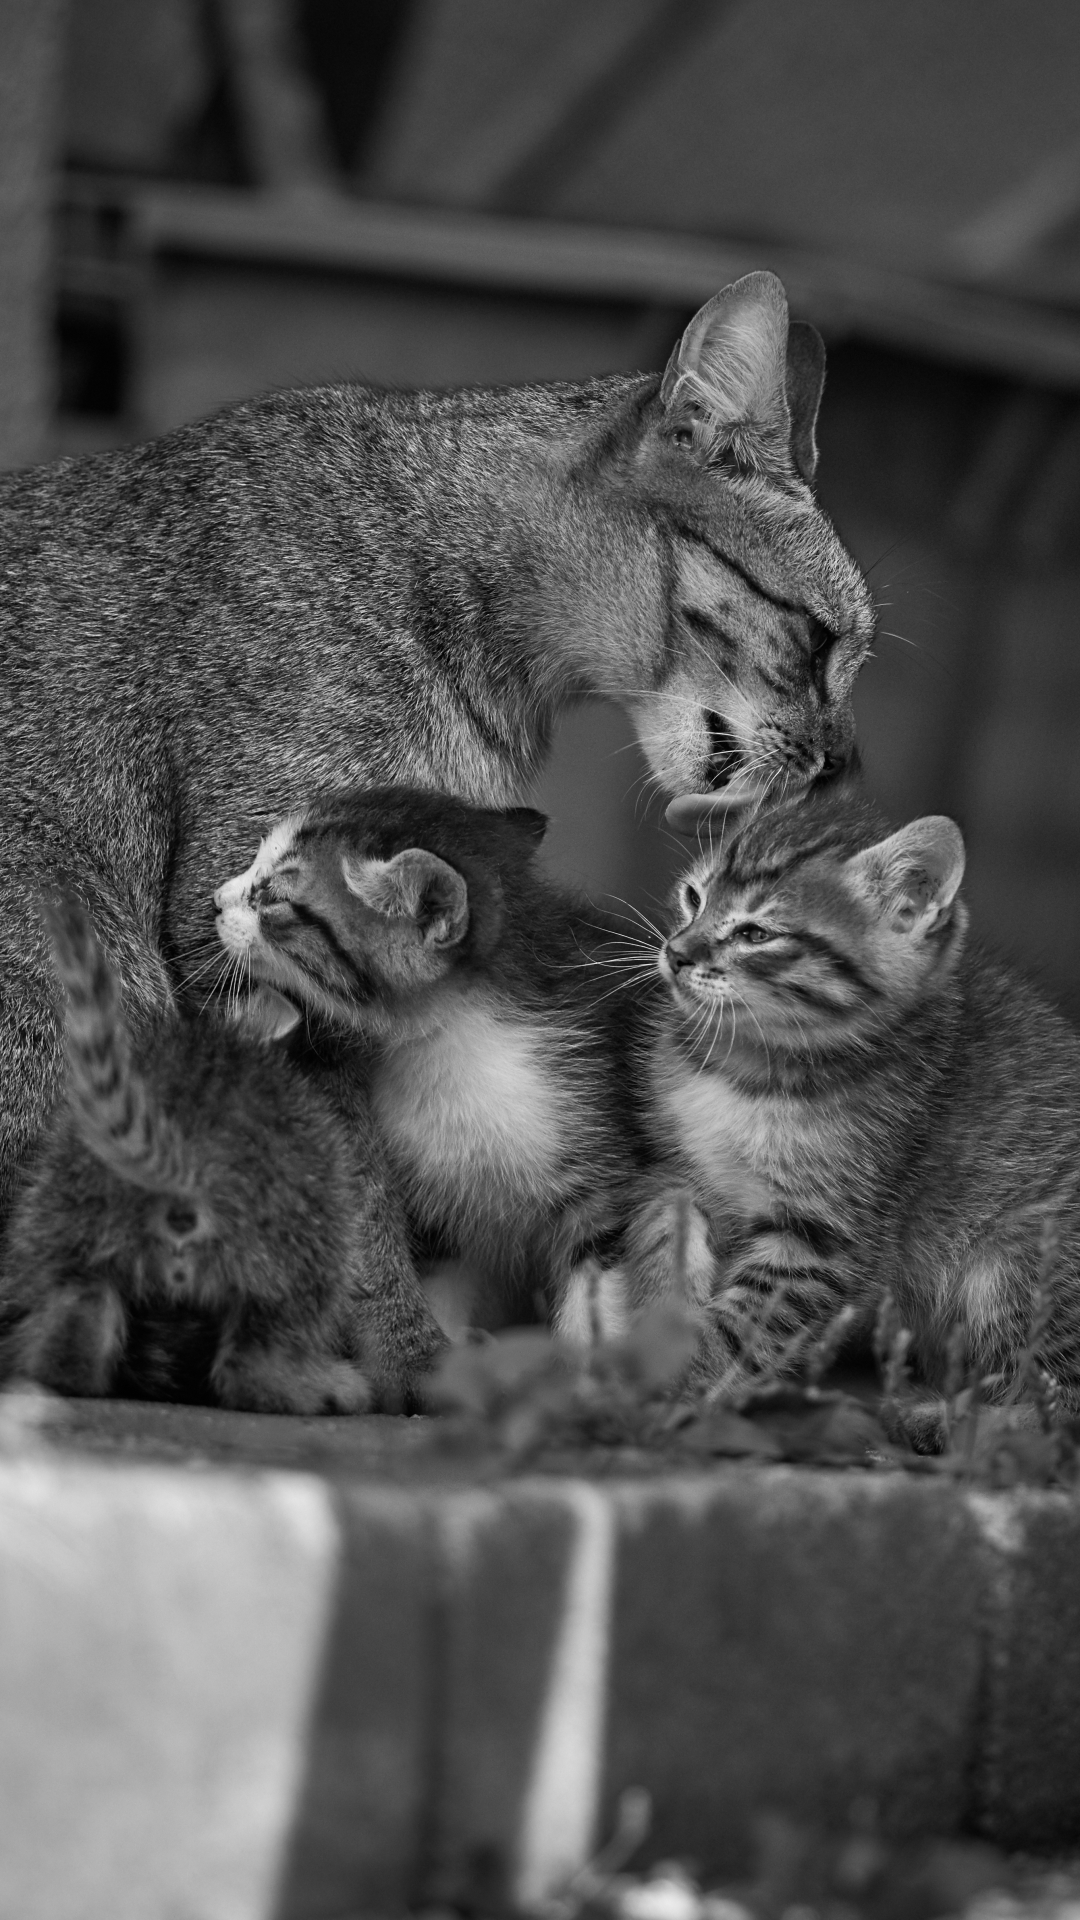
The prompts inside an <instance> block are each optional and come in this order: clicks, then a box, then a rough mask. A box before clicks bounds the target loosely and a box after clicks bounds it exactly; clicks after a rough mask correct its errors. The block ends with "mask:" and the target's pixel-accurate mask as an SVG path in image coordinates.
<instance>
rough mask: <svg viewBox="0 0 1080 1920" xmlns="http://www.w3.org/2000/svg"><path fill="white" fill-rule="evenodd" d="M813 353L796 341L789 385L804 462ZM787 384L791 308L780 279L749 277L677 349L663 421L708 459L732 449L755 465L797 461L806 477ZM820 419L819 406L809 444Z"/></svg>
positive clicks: (708, 308) (710, 308)
mask: <svg viewBox="0 0 1080 1920" xmlns="http://www.w3.org/2000/svg"><path fill="white" fill-rule="evenodd" d="M811 331H812V329H811ZM811 352H812V349H810V348H809V343H808V342H807V341H806V340H805V339H804V338H803V337H802V335H801V334H800V335H799V336H797V345H796V349H795V365H794V370H793V376H792V385H793V388H794V390H795V397H796V400H797V403H798V406H799V420H800V431H799V436H798V438H799V449H800V452H801V454H802V456H803V457H804V458H805V456H806V431H805V421H806V418H807V415H808V413H810V412H811V393H812V390H813V384H814V377H813V371H812V367H811V365H810V361H811ZM788 378H789V376H788V305H787V295H786V294H785V292H784V288H783V284H782V282H781V281H779V280H778V279H777V277H776V275H775V273H748V274H745V275H744V277H743V278H742V279H741V280H735V281H733V282H732V284H731V286H730V287H725V288H724V289H723V291H722V292H721V293H716V294H714V295H713V297H712V299H711V300H709V301H707V302H706V304H705V306H703V307H702V308H701V310H700V312H699V313H696V314H695V315H694V318H693V319H692V320H691V322H690V325H689V326H688V327H687V329H686V332H685V333H684V334H683V336H682V339H681V340H680V341H679V343H678V346H677V347H676V348H675V351H674V353H673V354H672V356H671V358H670V360H669V361H668V364H667V369H666V371H665V373H664V378H663V382H662V384H661V387H660V399H661V402H662V404H663V408H664V416H665V422H666V424H667V426H668V428H669V430H670V431H671V432H672V434H673V435H674V436H675V438H676V439H677V440H678V441H679V443H680V445H683V446H685V447H687V448H688V450H690V451H694V452H699V453H700V454H701V456H702V458H703V459H705V460H706V461H707V460H708V459H709V457H710V456H711V455H712V454H715V453H719V452H721V451H723V449H724V448H725V447H731V448H732V449H733V450H734V451H735V452H736V453H737V454H738V455H740V456H741V457H744V458H746V459H748V460H749V461H750V462H751V464H757V463H758V461H759V460H764V461H766V462H768V461H770V460H771V461H774V462H775V461H779V462H780V463H781V464H786V463H787V461H788V460H789V459H795V463H796V465H797V466H798V468H799V471H800V473H801V472H802V471H803V468H802V464H801V460H800V459H799V456H798V455H797V454H796V452H795V447H794V444H793V438H794V436H793V432H792V414H791V409H790V404H789V398H788V391H789V389H788ZM819 393H820V384H819ZM816 415H817V406H816V402H815V403H814V404H813V406H812V418H811V427H810V441H811V444H812V442H813V418H816ZM804 477H805V476H804Z"/></svg>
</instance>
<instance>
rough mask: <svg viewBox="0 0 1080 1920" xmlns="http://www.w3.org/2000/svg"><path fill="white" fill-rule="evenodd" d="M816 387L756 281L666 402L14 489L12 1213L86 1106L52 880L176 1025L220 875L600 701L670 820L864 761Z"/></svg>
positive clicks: (522, 395) (811, 350)
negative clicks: (821, 485)
mask: <svg viewBox="0 0 1080 1920" xmlns="http://www.w3.org/2000/svg"><path fill="white" fill-rule="evenodd" d="M822 370H823V367H822V354H821V343H820V341H819V340H818V339H817V336H816V335H815V334H814V333H813V330H812V329H811V328H807V327H801V326H799V325H795V326H793V327H792V328H790V330H789V327H788V319H787V306H786V302H785V299H784V294H783V289H782V287H781V286H780V283H779V281H777V280H776V279H775V278H774V277H773V276H772V275H769V274H752V275H749V276H748V277H747V278H746V279H745V280H742V281H739V282H737V283H736V284H735V286H733V287H730V288H728V289H726V290H725V292H724V293H723V294H721V295H718V296H717V297H716V299H714V300H712V301H710V302H709V303H708V305H707V306H706V307H705V308H703V309H702V312H701V314H700V315H698V316H697V318H696V320H694V321H693V322H692V323H691V325H690V326H689V328H688V329H687V331H686V333H685V335H684V336H683V339H682V340H681V341H680V342H679V343H678V345H677V346H676V349H675V351H674V353H673V355H672V359H671V364H670V366H669V368H668V372H667V374H666V375H665V376H664V377H663V378H662V379H661V378H660V377H659V376H657V375H655V374H648V375H627V376H622V375H613V376H611V377H607V378H603V379H596V380H589V381H585V382H584V383H582V384H580V385H568V384H556V385H552V386H532V387H521V388H509V389H505V390H496V391H479V390H478V391H467V392H457V393H440V394H436V393H394V392H379V391H374V390H368V389H365V388H362V387H357V386H340V387H333V388H322V389H318V390H315V391H311V392H297V393H276V394H271V395H268V396H265V397H263V398H261V399H258V400H254V401H251V402H250V403H248V404H246V405H244V406H241V407H238V408H235V409H233V410H231V411H229V412H226V413H223V414H220V415H219V416H217V417H216V418H215V419H212V420H208V421H203V422H200V423H198V424H196V425H192V426H188V427H184V428H182V429H181V430H180V431H178V432H176V433H174V434H171V435H169V436H168V437H167V438H166V439H164V440H161V441H159V442H156V443H154V444H150V445H145V446H137V447H128V448H124V449H122V450H120V451H117V452H114V453H109V454H103V455H100V456H95V457H94V458H93V459H90V460H86V461H74V462H72V461H69V462H63V463H60V464H59V465H57V466H54V467H51V468H46V469H42V470H40V471H38V472H34V473H24V474H5V475H3V476H2V477H0V577H2V580H3V593H2V594H0V679H2V683H3V687H4V699H3V702H2V703H0V865H2V867H3V872H4V885H3V888H2V889H0V969H2V972H3V977H4V986H5V995H4V1006H3V1012H2V1016H0V1205H2V1203H3V1198H4V1190H5V1189H6V1188H8V1187H9V1186H10V1183H11V1181H12V1179H13V1177H14V1173H15V1170H16V1168H17V1165H18V1162H19V1160H20V1158H21V1157H22V1156H23V1155H24V1154H25V1153H26V1151H27V1150H28V1148H29V1147H30V1145H31V1144H32V1142H33V1140H34V1138H35V1136H36V1134H37V1133H38V1131H39V1129H40V1127H41V1125H42V1122H43V1119H44V1116H45V1115H46V1113H47V1111H48V1108H49V1106H50V1104H51V1103H52V1101H53V1100H55V1099H56V1098H57V1097H58V1094H59V1090H60V1081H61V1046H60V1032H59V1023H58V1020H57V1014H56V1006H55V996H54V994H53V991H52V984H51V977H50V970H49V958H48V952H47V947H46V943H45V941H44V939H43V938H42V935H41V933H40V930H39V926H38V919H37V911H36V901H37V898H38V896H39V894H40V893H41V892H43V891H46V890H48V888H49V887H50V886H51V885H52V884H53V882H54V880H55V879H56V877H57V876H62V877H64V878H66V880H67V881H68V882H69V883H70V884H72V885H74V886H76V887H77V888H78V890H79V891H80V893H81V895H82V897H83V898H85V899H86V900H87V901H88V903H89V904H90V905H91V907H92V909H93V913H94V917H95V921H96V923H97V924H98V925H99V926H101V927H102V929H103V930H106V929H107V930H108V932H109V936H110V944H111V948H112V950H113V951H115V952H117V953H120V952H123V954H124V971H123V984H124V994H125V1001H126V1003H127V1004H128V1006H129V1007H132V1006H136V1005H138V1006H142V1005H151V1006H153V1005H155V1004H157V1005H160V1004H161V1003H162V999H163V997H167V991H168V986H167V982H168V978H169V976H170V975H171V978H172V979H173V981H174V983H175V984H176V985H178V986H179V987H181V988H184V987H185V986H186V985H187V983H188V981H189V979H190V977H191V975H192V974H194V973H196V972H197V970H198V968H199V966H200V965H201V964H202V963H203V961H204V960H205V954H206V949H205V946H204V945H201V943H204V942H206V941H211V942H212V938H213V935H212V925H211V917H210V904H209V884H210V879H209V877H210V876H211V875H221V874H228V873H235V872H236V871H237V870H238V869H239V868H240V866H241V865H242V864H243V863H244V861H245V860H246V859H247V858H248V856H249V849H250V845H251V839H252V836H253V833H254V832H255V831H256V830H257V827H261V825H262V823H263V822H265V821H266V820H268V819H276V818H279V817H280V816H282V815H284V814H286V813H287V812H288V811H289V810H290V808H292V807H294V806H296V805H297V804H298V803H299V802H300V801H301V800H302V799H303V798H304V797H305V796H306V795H307V794H309V793H311V792H312V791H314V790H315V789H316V788H318V787H323V786H343V785H353V784H366V785H376V784H380V783H387V782H404V783H408V784H413V785H420V786H426V787H428V788H431V789H440V790H445V791H447V792H451V793H454V794H457V795H459V796H461V797H462V798H464V799H467V800H469V801H471V802H473V803H475V804H478V805H482V806H492V805H495V806H504V805H508V804H512V803H513V802H515V801H516V800H518V799H520V798H521V797H522V796H523V794H524V793H525V792H526V790H527V786H528V783H529V781H530V779H531V777H532V776H533V774H534V773H535V771H536V769H537V767H538V766H539V764H540V762H541V761H542V759H543V757H544V754H545V753H546V750H547V746H548V742H549V739H550V736H551V729H552V726H553V724H554V721H555V720H556V718H557V716H558V714H559V712H560V711H561V710H562V709H564V708H565V707H566V706H567V705H569V704H570V703H572V702H574V701H576V700H578V699H579V698H581V697H582V696H583V695H586V694H590V693H593V694H601V695H606V696H610V697H612V698H614V699H616V700H620V701H623V702H624V703H625V704H626V705H627V706H628V708H629V709H630V711H631V712H632V714H633V716H634V719H635V722H636V724H637V728H638V731H639V734H640V737H641V740H642V742H643V744H644V747H645V751H646V753H647V755H648V759H649V762H650V766H651V769H652V772H653V774H654V775H655V777H656V780H657V782H658V783H659V784H660V785H661V786H663V787H664V788H665V789H667V790H668V791H669V792H673V793H674V792H681V791H685V790H686V789H702V788H713V787H716V786H718V785H722V784H724V783H725V782H730V781H731V780H736V781H738V782H742V783H749V784H751V785H756V786H758V787H763V786H765V785H771V787H772V788H774V789H780V788H781V787H783V786H785V785H786V786H788V787H790V788H792V789H793V790H794V789H795V788H798V787H799V786H800V785H804V784H805V783H806V782H808V781H810V780H812V779H813V778H814V777H815V776H816V775H817V774H818V773H819V772H820V771H821V770H822V769H823V768H825V767H826V765H828V764H831V763H837V762H842V761H843V760H845V758H846V757H847V756H848V755H849V754H850V753H851V751H852V747H853V738H854V735H853V722H852V715H851V706H850V694H851V687H852V682H853V680H854V677H855V675H856V673H857V671H858V668H859V665H860V663H861V661H862V660H863V658H864V657H865V654H866V651H867V648H868V645H869V641H870V637H871V631H872V626H873V613H872V608H871V603H870V599H869V595H868V593H867V590H866V587H865V584H864V582H863V581H862V579H861V577H860V575H859V573H858V571H857V569H856V567H855V566H854V564H853V562H852V561H851V559H850V557H849V556H848V554H847V553H846V552H845V550H844V548H843V546H842V545H841V543H840V541H839V540H838V539H837V537H836V534H835V533H834V531H833V529H832V527H831V526H830V525H829V522H828V521H827V519H826V518H825V516H824V515H823V514H822V513H821V511H820V510H819V509H818V507H817V506H816V504H815V502H814V498H813V494H812V491H811V486H812V480H813V473H814V463H815V457H816V455H815V443H814V422H815V417H816V413H817V405H818V399H819V395H820V391H821V380H822Z"/></svg>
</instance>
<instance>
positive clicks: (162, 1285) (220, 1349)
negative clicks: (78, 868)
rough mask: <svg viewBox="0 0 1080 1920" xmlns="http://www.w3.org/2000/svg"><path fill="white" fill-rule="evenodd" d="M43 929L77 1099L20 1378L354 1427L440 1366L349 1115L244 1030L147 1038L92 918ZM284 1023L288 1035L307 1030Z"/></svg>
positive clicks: (19, 1301)
mask: <svg viewBox="0 0 1080 1920" xmlns="http://www.w3.org/2000/svg"><path fill="white" fill-rule="evenodd" d="M45 918H46V922H47V925H48V928H49V932H50V935H51V940H52V948H53V953H54V955H55V965H56V970H57V972H58V974H59V976H60V979H61V980H62V982H63V985H64V987H65V988H66V1001H67V1011H66V1018H65V1032H66V1043H67V1060H68V1083H67V1094H66V1099H65V1101H64V1104H63V1106H62V1108H61V1109H60V1111H59V1112H58V1114H57V1115H56V1117H55V1118H54V1121H53V1124H52V1126H51V1127H50V1129H49V1131H48V1133H47V1135H46V1138H45V1141H44V1143H43V1147H42V1149H41V1152H40V1155H39V1157H38V1159H37V1161H36V1163H35V1165H34V1167H33V1169H32V1170H31V1172H30V1174H29V1177H28V1178H27V1180H26V1182H25V1185H24V1189H23V1192H22V1194H21V1195H20V1197H19V1198H18V1200H17V1202H16V1206H15V1209H14V1212H13V1215H12V1219H11V1222H10V1226H9V1231H8V1235H7V1241H6V1246H5V1255H4V1261H3V1273H2V1280H0V1322H2V1324H3V1327H4V1331H3V1336H2V1339H0V1365H2V1369H3V1372H4V1373H6V1374H7V1375H17V1376H22V1377H25V1378H29V1379H33V1380H37V1381H39V1382H40V1383H41V1384H42V1385H43V1386H46V1387H50V1388H53V1389H54V1390H55V1391H57V1392H60V1393H69V1394H88V1395H97V1394H119V1395H129V1396H136V1397H142V1398H166V1399H177V1398H182V1399H193V1400H196V1401H210V1402H216V1403H218V1404H220V1405H222V1406H227V1407H246V1408H254V1409H261V1410H263V1411H268V1412H283V1413H320V1412H324V1411H326V1412H341V1413H352V1412H356V1411H358V1410H360V1409H361V1408H363V1407H365V1406H366V1405H367V1404H368V1403H369V1400H370V1397H371V1395H370V1389H369V1381H368V1379H367V1378H366V1377H365V1376H366V1374H367V1373H368V1372H370V1373H371V1374H372V1375H373V1376H374V1378H375V1380H376V1381H380V1380H381V1381H383V1382H385V1379H386V1376H387V1374H388V1373H393V1371H394V1367H395V1362H396V1363H397V1365H398V1366H399V1367H400V1365H401V1363H402V1361H405V1362H406V1363H408V1362H412V1363H413V1365H416V1364H417V1363H420V1364H423V1363H424V1361H425V1360H429V1359H430V1358H432V1357H433V1355H434V1352H435V1351H436V1350H437V1348H438V1346H439V1345H440V1344H441V1342H440V1339H439V1336H438V1334H437V1332H436V1331H435V1330H434V1328H433V1327H432V1326H431V1323H430V1321H429V1319H428V1317H427V1315H426V1312H425V1310H424V1308H423V1303H422V1299H421V1297H420V1295H419V1290H418V1284H417V1282H416V1280H415V1278H414V1277H413V1276H412V1274H411V1270H410V1267H409V1263H408V1257H407V1253H406V1250H405V1246H404V1241H403V1238H402V1237H401V1235H400V1233H398V1234H397V1235H396V1237H395V1231H394V1230H395V1227H396V1225H397V1223H396V1219H395V1214H394V1209H393V1203H392V1201H391V1200H389V1199H388V1198H387V1197H386V1196H384V1195H383V1194H382V1193H381V1192H380V1191H379V1185H378V1177H377V1174H376V1173H374V1172H373V1171H370V1170H367V1169H362V1168H361V1167H360V1166H359V1164H358V1157H357V1149H356V1145H355V1141H354V1138H353V1136H352V1134H351V1133H350V1131H349V1129H347V1128H346V1127H345V1125H344V1124H343V1123H342V1121H341V1120H340V1119H339V1118H338V1117H337V1115H336V1114H335V1112H334V1110H333V1108H332V1107H331V1106H330V1105H329V1104H328V1103H327V1102H326V1101H325V1100H324V1099H323V1098H322V1097H321V1096H320V1094H319V1093H318V1092H317V1091H316V1090H315V1089H314V1088H312V1087H311V1086H309V1085H308V1084H307V1083H306V1082H305V1081H304V1079H303V1078H302V1077H301V1076H299V1075H298V1074H297V1073H296V1072H295V1071H294V1070H292V1069H291V1068H290V1067H289V1066H288V1064H287V1063H286V1061H285V1060H284V1059H283V1058H282V1057H280V1055H279V1054H278V1052H276V1051H275V1050H274V1049H273V1048H272V1047H271V1046H269V1045H267V1044H265V1043H264V1044H261V1045H260V1044H258V1043H257V1042H256V1041H254V1040H253V1039H251V1038H250V1037H248V1036H247V1035H246V1034H245V1033H243V1032H241V1031H238V1030H237V1029H236V1028H235V1027H234V1026H232V1025H229V1024H226V1023H225V1022H224V1021H217V1020H210V1021H183V1020H181V1019H179V1018H178V1017H176V1016H166V1017H164V1018H162V1019H161V1020H160V1021H159V1022H158V1023H157V1024H156V1027H155V1028H153V1029H152V1030H151V1032H150V1033H149V1035H148V1036H146V1037H144V1038H142V1039H140V1040H138V1041H137V1040H135V1039H134V1038H133V1036H132V1034H131V1032H130V1030H129V1027H128V1025H127V1024H126V1022H125V1020H124V1017H123V1015H122V1013H121V1011H120V1001H119V990H118V984H117V980H116V976H115V974H114V973H113V970H112V968H111V966H110V964H109V963H108V961H107V960H106V958H105V955H104V953H103V951H102V948H101V946H100V944H99V942H98V940H97V938H96V936H95V933H94V931H93V928H92V925H91V922H90V920H89V918H88V916H87V915H86V913H85V911H84V910H83V908H82V907H81V906H79V905H77V904H76V902H75V901H74V899H73V898H70V897H66V898H61V899H60V900H58V901H56V902H55V903H52V904H48V905H46V907H45ZM275 998H276V997H273V996H271V997H270V999H271V1000H274V999H275ZM265 1004H266V1001H265V997H264V1010H265ZM276 1009H277V1011H278V1012H279V1013H280V1014H283V1015H284V1016H285V1018H284V1019H278V1020H277V1021H276V1023H275V1027H276V1029H280V1028H281V1027H283V1026H284V1027H286V1028H287V1027H288V1025H290V1024H291V1023H292V1022H293V1021H295V1019H296V1015H295V1012H294V1011H293V1010H292V1009H289V1008H287V1007H286V1005H285V1003H284V1002H281V1001H277V1002H276ZM271 1011H272V1012H273V1011H274V1009H273V1008H271ZM387 1294H389V1295H391V1296H393V1310H392V1313H391V1314H389V1315H388V1309H387V1301H386V1297H385V1296H386V1295H387ZM380 1296H381V1297H380ZM410 1309H411V1317H410ZM387 1331H391V1332H392V1335H393V1345H391V1343H388V1342H387V1340H386V1337H385V1336H386V1333H387ZM425 1331H426V1333H427V1335H428V1349H427V1350H426V1351H425V1349H424V1334H425ZM403 1336H404V1338H403ZM395 1347H396V1351H395Z"/></svg>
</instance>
